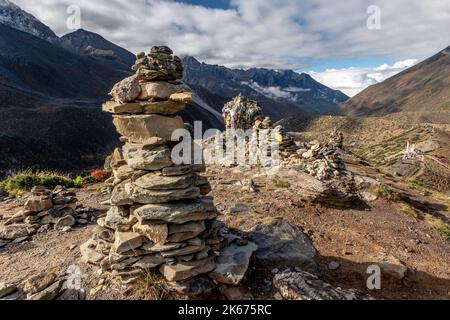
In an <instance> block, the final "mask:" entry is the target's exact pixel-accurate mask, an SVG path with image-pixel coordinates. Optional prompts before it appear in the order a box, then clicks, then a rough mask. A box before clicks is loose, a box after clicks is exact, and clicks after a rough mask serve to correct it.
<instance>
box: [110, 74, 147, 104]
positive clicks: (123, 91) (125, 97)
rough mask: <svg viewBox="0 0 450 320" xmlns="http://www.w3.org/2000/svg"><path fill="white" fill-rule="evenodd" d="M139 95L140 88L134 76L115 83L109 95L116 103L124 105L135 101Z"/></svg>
mask: <svg viewBox="0 0 450 320" xmlns="http://www.w3.org/2000/svg"><path fill="white" fill-rule="evenodd" d="M140 93H141V86H140V85H139V79H138V77H137V76H136V75H133V76H131V77H128V78H125V79H123V80H122V81H120V82H119V83H117V84H116V85H115V86H114V87H113V88H112V90H111V92H110V93H109V94H110V95H111V96H112V97H113V99H114V100H115V101H117V102H120V103H124V102H129V101H133V100H135V99H136V98H137V97H138V96H139V94H140Z"/></svg>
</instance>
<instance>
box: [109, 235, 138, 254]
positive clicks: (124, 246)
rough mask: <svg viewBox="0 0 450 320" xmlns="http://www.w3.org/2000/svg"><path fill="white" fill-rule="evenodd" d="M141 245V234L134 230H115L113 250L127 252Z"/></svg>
mask: <svg viewBox="0 0 450 320" xmlns="http://www.w3.org/2000/svg"><path fill="white" fill-rule="evenodd" d="M141 245H142V236H141V235H140V234H139V233H136V232H119V231H116V235H115V241H114V250H115V251H116V252H117V253H123V252H127V251H130V250H133V249H137V248H139V247H140V246H141Z"/></svg>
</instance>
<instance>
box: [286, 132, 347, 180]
mask: <svg viewBox="0 0 450 320" xmlns="http://www.w3.org/2000/svg"><path fill="white" fill-rule="evenodd" d="M343 139H344V137H343V134H342V132H340V131H337V132H334V133H333V134H332V135H331V137H330V140H329V141H328V142H327V143H325V144H322V143H320V142H318V141H313V142H311V143H305V146H304V148H303V149H300V150H298V151H297V154H296V155H293V156H292V157H290V158H289V160H288V164H290V165H293V164H300V165H302V166H303V169H304V170H305V171H306V172H307V173H309V174H310V175H312V176H314V177H316V178H317V179H319V180H321V181H326V180H333V179H335V178H340V177H341V176H342V174H343V172H345V170H346V168H345V164H344V162H343V161H342V160H341V158H340V157H339V150H340V149H342V146H343Z"/></svg>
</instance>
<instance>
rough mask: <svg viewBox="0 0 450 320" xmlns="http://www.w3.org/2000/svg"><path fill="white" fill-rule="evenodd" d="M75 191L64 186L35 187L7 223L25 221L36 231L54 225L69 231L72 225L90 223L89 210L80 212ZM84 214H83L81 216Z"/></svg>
mask: <svg viewBox="0 0 450 320" xmlns="http://www.w3.org/2000/svg"><path fill="white" fill-rule="evenodd" d="M76 208H77V198H76V195H75V193H74V192H72V191H68V190H66V189H65V188H63V187H60V186H58V187H56V188H55V189H54V190H53V191H52V190H47V189H46V188H44V187H34V188H33V189H32V190H31V195H30V196H29V197H28V198H27V200H26V201H25V204H24V206H23V209H22V210H21V211H19V212H18V213H17V214H15V215H14V216H13V217H11V218H10V219H8V220H7V221H6V222H5V225H6V226H8V225H17V224H22V223H25V225H26V226H27V227H29V228H32V229H35V230H36V231H39V230H43V229H41V228H44V229H45V228H49V226H53V227H54V229H56V230H65V231H68V230H70V228H71V227H72V226H74V225H75V224H77V223H79V224H80V225H85V224H88V223H89V221H88V219H89V216H88V214H87V212H81V211H80V212H78V211H76ZM81 215H82V216H81Z"/></svg>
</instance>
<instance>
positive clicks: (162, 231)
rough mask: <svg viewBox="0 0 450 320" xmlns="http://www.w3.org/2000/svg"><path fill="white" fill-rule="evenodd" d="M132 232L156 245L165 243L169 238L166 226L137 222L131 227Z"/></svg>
mask: <svg viewBox="0 0 450 320" xmlns="http://www.w3.org/2000/svg"><path fill="white" fill-rule="evenodd" d="M133 231H134V232H136V233H139V234H140V235H142V236H144V237H146V238H147V239H149V240H150V241H152V242H154V243H156V244H164V243H166V241H167V237H168V236H169V231H168V228H167V224H141V223H140V222H138V223H137V224H135V225H134V226H133Z"/></svg>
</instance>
